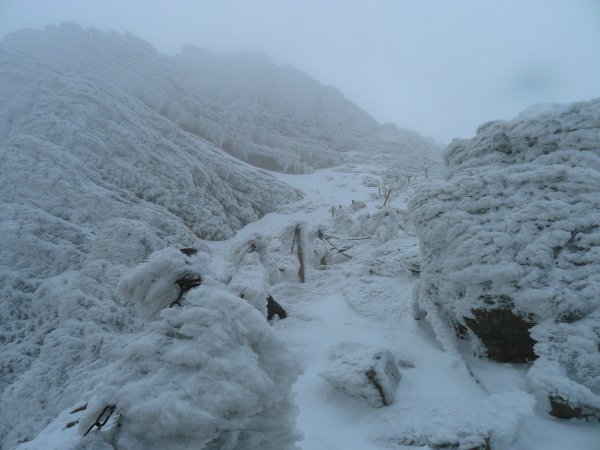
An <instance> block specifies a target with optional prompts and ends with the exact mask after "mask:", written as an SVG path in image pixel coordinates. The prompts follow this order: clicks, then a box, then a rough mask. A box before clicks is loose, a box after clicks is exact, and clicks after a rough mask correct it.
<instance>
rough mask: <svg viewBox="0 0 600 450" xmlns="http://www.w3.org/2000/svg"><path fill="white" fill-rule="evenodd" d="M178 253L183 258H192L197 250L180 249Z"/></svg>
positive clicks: (190, 248) (191, 248)
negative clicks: (183, 256)
mask: <svg viewBox="0 0 600 450" xmlns="http://www.w3.org/2000/svg"><path fill="white" fill-rule="evenodd" d="M179 251H180V252H181V253H183V254H184V255H185V256H192V255H195V254H196V253H198V249H196V248H193V247H187V248H180V249H179Z"/></svg>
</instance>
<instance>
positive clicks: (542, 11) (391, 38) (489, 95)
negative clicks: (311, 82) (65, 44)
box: [0, 0, 600, 142]
mask: <svg viewBox="0 0 600 450" xmlns="http://www.w3.org/2000/svg"><path fill="white" fill-rule="evenodd" d="M66 20H70V21H74V22H76V23H79V24H81V25H83V26H94V27H97V28H99V29H102V30H116V31H120V32H124V31H129V32H131V33H133V34H135V35H137V36H139V37H140V38H142V39H145V40H147V41H149V42H151V43H152V44H153V45H154V46H155V47H156V48H157V49H158V50H159V51H161V52H164V53H169V54H174V53H177V52H178V51H179V49H180V48H181V46H182V45H184V44H194V45H198V46H201V47H206V48H208V49H210V50H212V51H216V52H232V51H237V50H260V51H264V52H267V53H268V54H269V55H270V56H271V59H272V60H273V61H274V62H275V63H278V64H290V65H293V66H295V67H297V68H298V69H301V70H303V71H305V72H307V73H308V74H310V75H311V76H313V77H314V78H316V79H318V80H319V81H321V82H323V83H326V84H332V85H334V86H336V87H338V88H339V89H340V90H341V91H342V92H343V93H344V94H345V95H346V96H347V97H348V98H349V99H350V100H352V101H354V102H355V103H357V104H358V105H359V106H361V107H362V108H364V109H365V110H366V111H368V112H369V113H370V114H372V115H373V116H374V117H375V118H376V119H377V120H379V121H380V122H388V121H390V122H394V123H396V124H397V125H399V126H401V127H407V128H413V129H415V130H418V131H419V132H421V133H423V134H425V135H428V136H432V137H434V138H436V139H438V140H440V141H443V142H447V141H449V140H450V139H451V138H453V137H468V136H471V135H473V134H474V132H475V129H476V127H477V126H478V125H479V124H481V123H482V122H485V121H488V120H492V119H498V118H504V119H508V118H510V117H513V116H515V115H516V114H518V112H519V111H520V110H522V109H524V108H525V107H527V106H528V105H530V104H532V103H539V102H566V101H574V100H584V99H590V98H593V97H598V96H600V82H599V81H598V80H600V1H597V0H570V1H564V0H528V1H526V2H524V1H520V0H502V1H500V0H497V1H495V2H489V1H486V2H484V1H481V0H454V1H452V2H450V1H442V0H438V1H433V0H412V1H407V0H402V1H400V0H378V1H375V2H374V1H348V0H343V1H342V0H331V1H322V0H304V1H287V0H254V1H245V0H236V1H233V0H212V1H210V0H204V1H193V0H179V1H173V0H171V1H165V0H152V1H148V0H129V1H124V0H98V1H92V0H90V1H83V0H70V1H69V0H37V1H35V0H0V37H3V36H4V35H6V34H7V33H10V32H12V31H15V30H18V29H20V28H24V27H34V28H42V27H43V26H45V25H48V24H58V23H60V22H62V21H66Z"/></svg>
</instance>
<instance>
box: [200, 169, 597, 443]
mask: <svg viewBox="0 0 600 450" xmlns="http://www.w3.org/2000/svg"><path fill="white" fill-rule="evenodd" d="M373 172H377V175H373ZM379 175H381V171H379V170H378V168H376V167H369V166H364V165H363V166H361V165H346V166H342V167H340V168H334V169H326V170H320V171H317V172H315V173H313V174H310V175H283V174H277V175H276V176H277V177H278V178H280V179H281V180H282V181H285V182H287V183H289V184H291V185H292V186H294V187H297V188H299V189H300V190H302V191H303V192H304V193H305V196H304V198H303V200H301V201H299V202H297V203H295V204H293V205H291V206H288V207H286V209H285V211H283V212H281V213H271V214H268V215H267V216H265V217H264V218H262V219H261V220H259V221H257V222H254V223H252V224H249V225H248V226H246V227H245V228H244V229H242V230H241V231H239V232H238V233H237V235H236V236H235V237H234V238H232V239H230V240H229V241H225V242H215V243H212V244H211V245H210V247H211V249H212V251H213V252H214V256H215V258H218V259H220V260H221V262H220V263H219V265H220V269H219V271H220V272H221V273H222V276H223V277H224V278H226V277H227V276H228V275H227V273H228V271H230V270H231V263H230V259H231V255H232V249H233V248H236V246H238V247H239V243H240V242H243V241H245V240H248V239H251V238H252V237H253V236H257V235H260V236H262V237H263V238H267V239H270V238H272V239H280V238H281V236H282V234H285V230H286V229H289V228H290V224H292V225H293V224H294V223H302V224H303V226H304V227H305V228H306V229H309V230H310V229H314V228H319V229H322V230H325V231H328V230H329V232H330V233H331V235H335V236H336V238H340V240H341V239H342V238H343V237H344V236H343V234H344V231H345V234H346V236H345V237H346V238H348V237H350V236H351V235H352V237H354V238H357V237H358V238H360V237H368V236H364V235H363V236H359V235H360V234H361V232H363V233H364V230H365V229H367V228H368V224H366V222H365V217H366V214H369V215H370V216H371V217H372V218H373V217H376V215H377V214H379V215H381V213H382V212H383V213H384V214H385V210H388V211H389V212H390V213H392V212H394V211H396V210H403V209H404V208H405V205H406V201H407V198H408V195H409V192H408V191H409V189H410V186H407V187H406V188H405V189H404V191H403V192H398V191H396V192H393V195H392V197H391V207H390V205H389V204H388V205H387V206H386V207H385V208H384V207H383V203H384V197H383V194H380V189H381V188H380V187H379V186H373V185H374V184H375V183H373V182H368V181H367V182H365V180H371V181H372V180H373V179H379ZM419 175H420V176H421V177H422V174H419ZM365 184H368V185H370V186H366V185H365ZM352 200H355V201H364V202H365V203H366V205H367V207H366V208H364V209H358V210H357V211H353V210H352V209H351V208H349V206H350V204H351V202H352ZM340 205H341V206H342V210H336V211H335V213H336V214H341V212H346V213H348V212H349V214H348V217H349V218H350V221H349V220H348V217H346V218H345V219H344V220H342V221H341V220H338V221H337V222H336V221H334V220H332V218H331V215H332V212H331V208H332V206H335V207H336V208H337V207H339V206H340ZM367 222H368V220H367ZM360 223H363V225H364V226H363V228H361V227H360V226H357V224H359V225H360ZM375 226H376V225H375ZM405 228H406V226H405ZM352 230H353V231H354V234H352ZM334 231H335V232H334ZM407 231H409V232H410V230H408V229H407ZM371 236H374V237H372V238H371V239H364V240H346V241H345V243H346V244H350V245H352V247H351V248H350V249H349V250H347V251H346V252H345V253H346V254H348V255H349V256H352V258H347V257H343V256H341V255H339V258H337V259H336V260H335V262H334V263H332V264H327V265H323V266H318V265H312V266H309V268H308V270H307V275H306V282H305V283H304V284H301V283H299V282H298V281H294V280H284V281H281V282H279V283H277V284H274V285H272V286H271V287H270V292H271V294H272V295H273V297H274V298H275V299H276V300H277V301H278V302H279V303H281V304H282V305H283V306H284V307H285V308H286V309H287V312H288V318H287V319H285V320H281V321H277V322H275V323H274V327H275V328H276V330H277V331H278V332H279V333H280V334H281V336H282V337H284V339H285V340H287V341H288V342H289V343H290V344H291V346H292V347H294V348H296V349H298V350H299V351H300V355H301V357H302V362H303V365H304V373H303V375H302V376H301V378H300V380H299V381H298V382H297V383H296V385H295V394H296V401H297V403H298V406H299V408H300V413H299V417H298V428H299V429H300V431H301V432H302V433H303V434H304V440H303V441H302V442H301V447H302V448H303V449H305V450H334V449H340V450H352V449H357V450H358V449H360V450H366V449H407V450H408V449H415V448H425V449H426V448H438V446H443V445H448V444H454V445H456V446H457V447H455V448H461V449H463V448H464V449H466V448H472V447H476V446H477V445H480V444H481V442H482V439H485V437H487V436H490V435H491V444H492V448H494V449H507V450H508V449H514V450H517V449H519V450H526V449H544V450H553V449H556V450H565V449H581V450H586V449H590V450H591V449H598V448H600V427H598V424H597V423H596V424H595V423H588V422H585V421H579V420H560V419H556V418H554V417H552V416H549V415H548V414H547V413H546V412H545V411H547V406H546V405H545V404H543V403H542V402H543V399H536V398H535V397H534V395H533V394H532V391H531V389H530V388H529V386H528V385H527V380H526V377H525V373H526V370H527V368H528V367H525V366H519V365H511V364H498V363H492V362H488V361H484V360H480V359H477V358H475V357H473V356H471V351H470V350H469V349H467V348H464V349H463V348H461V349H459V353H458V354H449V353H447V352H444V351H443V350H442V347H441V345H440V344H439V343H438V342H436V340H435V338H434V337H433V334H432V332H431V329H430V327H429V326H428V324H426V323H424V322H425V321H424V320H422V321H416V320H414V319H413V314H412V309H411V308H412V305H411V301H412V300H411V297H412V290H413V286H414V284H415V282H416V280H417V275H414V274H413V273H411V272H410V271H409V270H407V269H406V267H407V265H406V264H405V263H406V262H407V260H410V256H411V255H412V256H413V257H414V254H415V249H416V246H417V245H418V243H417V239H416V238H415V237H412V236H410V235H408V234H406V233H404V232H403V231H402V229H401V228H400V227H398V229H397V230H390V229H387V230H386V231H385V232H384V233H382V232H381V224H380V226H379V229H377V230H376V231H375V232H373V231H372V230H371ZM290 240H291V239H290ZM340 240H332V242H333V243H334V244H336V243H339V242H341V241H340ZM289 245H290V247H291V242H290V243H289ZM339 247H340V245H338V248H339ZM290 250H291V248H290ZM403 258H404V259H403ZM346 341H349V342H358V343H362V344H369V345H374V346H378V347H385V348H387V349H389V350H390V351H391V352H392V353H393V355H394V356H395V357H396V358H397V360H398V361H399V362H400V371H401V375H402V378H401V380H400V384H399V387H398V391H397V393H396V399H395V403H394V404H392V405H390V406H386V407H383V408H373V407H371V406H370V405H369V404H368V403H367V402H365V401H364V399H359V398H353V397H350V396H348V395H346V394H344V393H342V392H340V391H336V390H335V389H334V388H332V387H331V385H329V384H328V382H327V381H326V380H325V379H324V378H323V377H322V376H320V374H322V373H323V372H324V371H326V370H327V369H328V368H329V367H330V365H331V361H330V359H329V351H330V349H331V348H332V346H334V345H336V344H339V343H341V342H346ZM411 366H413V367H411Z"/></svg>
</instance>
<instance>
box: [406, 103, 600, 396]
mask: <svg viewBox="0 0 600 450" xmlns="http://www.w3.org/2000/svg"><path fill="white" fill-rule="evenodd" d="M445 162H446V169H445V177H444V180H442V181H435V182H432V183H431V184H424V185H423V186H422V188H421V190H420V191H419V192H418V193H417V194H416V195H415V196H414V198H413V199H412V202H411V204H410V211H411V214H412V216H413V220H414V222H415V224H416V228H417V233H418V235H419V238H420V240H421V253H422V264H423V267H422V273H421V278H420V284H419V286H418V294H417V297H418V298H417V301H418V302H419V304H420V306H421V307H422V308H423V309H425V310H426V311H427V312H428V313H429V314H430V318H431V320H432V322H433V323H434V328H436V332H437V333H438V335H439V336H446V337H445V338H444V340H446V341H448V340H449V338H448V336H449V335H450V334H451V333H450V331H449V330H450V329H451V328H450V324H451V323H455V324H460V325H469V326H470V328H472V329H474V327H473V326H472V325H473V324H475V323H476V322H478V321H481V320H483V319H482V317H485V316H487V317H489V318H490V320H491V322H490V323H486V324H483V323H482V324H481V325H482V326H483V327H486V328H487V329H488V331H489V330H492V329H494V326H496V327H498V324H500V323H502V324H503V325H502V326H505V327H508V328H511V327H514V330H512V329H506V328H505V329H503V330H502V329H498V330H496V339H497V341H498V342H499V343H500V344H502V345H505V346H507V347H508V346H511V345H513V346H515V345H516V346H519V345H523V342H522V339H521V338H519V340H520V341H521V342H512V343H511V342H510V341H511V340H514V338H515V337H516V336H517V335H518V332H517V331H516V330H517V329H521V330H522V329H523V328H524V327H531V326H533V328H532V329H531V330H530V332H531V335H532V337H533V339H534V340H535V341H537V344H536V345H535V353H536V354H537V356H538V357H539V359H538V361H536V363H535V365H534V368H533V370H532V371H531V373H530V375H531V377H532V378H533V379H534V382H536V380H537V385H543V386H544V387H545V389H546V391H547V392H548V394H549V395H551V396H552V395H559V396H563V397H564V400H566V401H567V402H569V403H573V404H575V405H580V406H597V405H598V394H600V392H599V391H598V387H599V386H598V379H597V375H595V374H597V373H599V372H600V358H599V357H598V352H600V350H599V345H600V324H599V322H598V310H599V308H600V295H598V293H599V292H600V195H599V193H600V100H593V101H589V102H580V103H573V104H568V105H551V106H544V107H536V108H532V109H530V110H528V111H526V112H524V113H522V114H521V115H520V116H519V117H517V118H516V119H514V120H512V121H508V122H491V123H487V124H485V125H482V126H481V127H480V128H479V130H478V132H477V135H476V136H475V137H474V138H472V139H470V140H455V141H454V142H453V143H452V144H451V145H450V146H449V148H448V150H447V152H446V154H445ZM496 311H501V312H502V314H504V316H503V317H504V318H501V317H499V316H498V317H496V318H494V317H492V316H493V315H494V314H495V312H496ZM507 314H512V316H509V315H507ZM494 323H495V325H494ZM474 330H475V332H476V333H478V331H477V330H476V329H474ZM513 331H515V334H512V332H513ZM525 334H526V333H525ZM525 334H523V336H524V335H525ZM480 337H481V335H480ZM482 339H483V338H482ZM483 340H484V343H486V345H487V346H488V350H490V348H489V346H490V345H492V344H490V343H488V342H485V340H486V339H483ZM498 342H496V343H493V345H496V344H498ZM531 342H532V343H533V341H531ZM529 347H530V348H529V350H528V351H531V345H529ZM524 350H527V349H524ZM509 352H510V350H509Z"/></svg>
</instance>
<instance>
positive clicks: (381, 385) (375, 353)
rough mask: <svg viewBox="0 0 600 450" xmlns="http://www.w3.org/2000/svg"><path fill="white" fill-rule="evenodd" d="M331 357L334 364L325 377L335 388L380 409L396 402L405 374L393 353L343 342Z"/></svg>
mask: <svg viewBox="0 0 600 450" xmlns="http://www.w3.org/2000/svg"><path fill="white" fill-rule="evenodd" d="M330 356H331V360H332V365H331V367H330V369H329V370H327V371H326V372H324V373H322V374H321V376H322V377H323V378H325V379H326V380H327V381H328V382H329V383H330V384H331V385H332V386H333V387H334V388H336V389H339V390H341V391H342V392H344V393H346V394H348V395H351V396H353V397H358V398H364V399H366V400H367V402H369V404H371V406H373V407H376V408H378V407H382V406H388V405H391V404H392V403H394V399H395V396H396V389H397V387H398V383H399V381H400V378H401V375H400V371H399V370H398V365H397V363H396V361H395V359H394V357H393V355H392V353H391V352H390V351H389V350H387V349H382V348H378V347H371V346H367V345H364V344H360V343H356V342H343V343H341V344H339V345H337V346H335V347H334V348H332V350H331V353H330Z"/></svg>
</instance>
